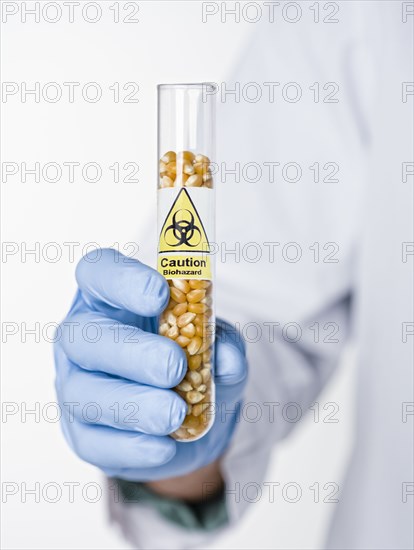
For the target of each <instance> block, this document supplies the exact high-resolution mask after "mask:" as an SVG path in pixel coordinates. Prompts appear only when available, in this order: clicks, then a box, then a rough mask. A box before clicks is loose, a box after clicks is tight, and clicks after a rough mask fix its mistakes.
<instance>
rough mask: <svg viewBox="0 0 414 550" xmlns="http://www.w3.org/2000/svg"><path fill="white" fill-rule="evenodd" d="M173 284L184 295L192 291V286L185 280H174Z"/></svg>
mask: <svg viewBox="0 0 414 550" xmlns="http://www.w3.org/2000/svg"><path fill="white" fill-rule="evenodd" d="M171 282H172V284H173V285H174V286H175V288H178V290H181V292H184V294H187V292H190V290H191V287H190V285H189V284H188V282H187V281H185V280H184V279H173V280H172V281H171Z"/></svg>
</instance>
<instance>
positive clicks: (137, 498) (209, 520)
mask: <svg viewBox="0 0 414 550" xmlns="http://www.w3.org/2000/svg"><path fill="white" fill-rule="evenodd" d="M116 481H117V483H118V485H119V488H120V491H121V494H122V496H123V500H124V502H126V503H130V504H132V503H147V504H150V505H151V506H152V507H153V508H154V509H155V510H157V512H158V513H159V514H160V515H161V516H162V517H164V518H165V519H167V520H168V521H171V522H172V523H175V524H176V525H179V526H180V527H182V528H183V529H187V530H193V531H194V530H198V531H200V530H201V531H214V530H216V529H219V528H220V527H224V526H225V525H226V524H227V523H228V521H229V518H228V514H227V508H226V502H225V491H224V488H223V489H222V491H220V493H218V494H217V495H214V496H213V497H211V498H209V499H208V500H205V501H200V502H195V503H194V502H187V501H185V500H181V499H175V498H169V497H164V496H161V495H159V494H157V493H155V492H154V491H152V490H151V489H150V488H149V487H147V486H146V485H145V484H144V483H138V482H133V481H125V480H123V479H117V480H116Z"/></svg>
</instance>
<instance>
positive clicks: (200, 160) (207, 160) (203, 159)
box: [195, 155, 210, 164]
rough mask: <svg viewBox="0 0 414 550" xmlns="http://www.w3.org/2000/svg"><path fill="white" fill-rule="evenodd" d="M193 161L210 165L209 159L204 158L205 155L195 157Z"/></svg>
mask: <svg viewBox="0 0 414 550" xmlns="http://www.w3.org/2000/svg"><path fill="white" fill-rule="evenodd" d="M195 161H196V162H204V163H207V164H210V159H209V158H208V157H206V156H205V155H196V156H195Z"/></svg>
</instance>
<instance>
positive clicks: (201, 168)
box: [194, 162, 208, 176]
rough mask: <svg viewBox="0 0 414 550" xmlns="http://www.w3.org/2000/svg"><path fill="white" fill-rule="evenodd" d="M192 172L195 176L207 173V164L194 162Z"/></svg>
mask: <svg viewBox="0 0 414 550" xmlns="http://www.w3.org/2000/svg"><path fill="white" fill-rule="evenodd" d="M194 170H195V173H196V174H198V175H199V176H203V175H204V174H207V173H208V164H205V163H204V162H196V163H195V164H194Z"/></svg>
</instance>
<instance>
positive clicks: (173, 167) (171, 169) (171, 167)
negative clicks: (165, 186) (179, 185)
mask: <svg viewBox="0 0 414 550" xmlns="http://www.w3.org/2000/svg"><path fill="white" fill-rule="evenodd" d="M167 172H168V175H169V176H170V178H175V175H176V174H177V163H176V162H169V163H168V164H167Z"/></svg>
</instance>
